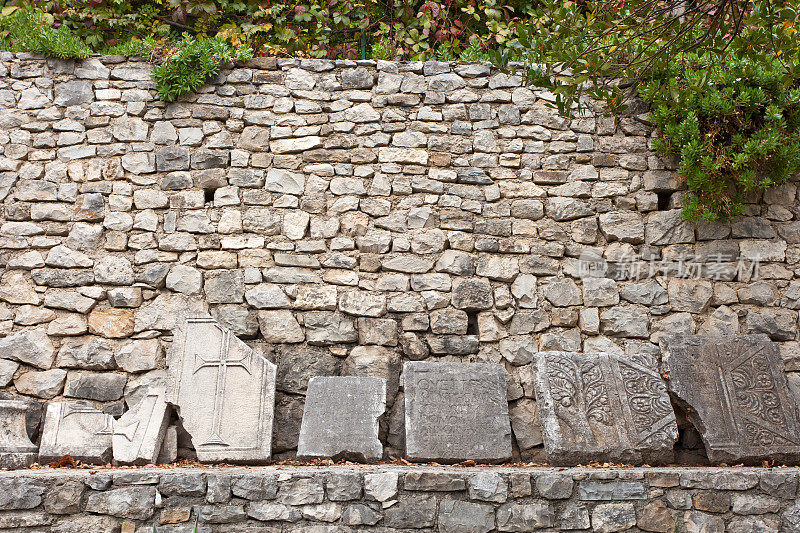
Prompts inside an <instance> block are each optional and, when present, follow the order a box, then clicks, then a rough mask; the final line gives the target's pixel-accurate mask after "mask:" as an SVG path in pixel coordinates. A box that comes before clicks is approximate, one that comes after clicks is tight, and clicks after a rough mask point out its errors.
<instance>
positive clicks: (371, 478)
mask: <svg viewBox="0 0 800 533" xmlns="http://www.w3.org/2000/svg"><path fill="white" fill-rule="evenodd" d="M797 483H798V474H797V470H796V469H794V468H792V469H766V468H758V469H745V468H737V469H720V468H704V469H691V468H683V469H680V468H661V469H641V468H638V469H620V470H614V469H607V468H598V469H577V468H574V469H568V470H553V469H541V468H539V469H521V468H492V469H480V468H446V467H413V468H403V467H391V466H381V467H360V468H358V467H356V468H354V467H327V468H324V469H320V468H302V467H262V468H247V469H246V468H215V469H212V468H207V469H183V468H181V469H169V470H166V469H138V470H107V471H98V472H90V471H86V470H84V471H67V472H65V471H54V470H49V471H48V470H43V471H39V472H15V473H0V509H1V510H2V511H0V529H2V530H3V531H12V530H13V531H16V532H34V531H36V532H42V531H49V532H52V533H85V532H87V531H91V532H93V533H111V532H120V530H121V531H122V533H134V532H136V533H152V532H153V525H155V526H156V528H157V531H158V532H159V533H189V532H190V531H191V530H192V527H193V525H194V521H195V517H198V518H199V520H198V522H199V527H198V531H199V532H200V533H211V532H219V533H223V532H224V533H255V532H256V531H258V532H276V533H277V532H279V531H280V532H299V531H302V532H307V533H311V532H314V533H328V532H330V533H334V532H336V533H340V532H346V531H382V532H390V531H440V532H446V533H486V532H488V531H522V532H529V531H539V530H543V531H594V532H599V533H612V532H615V531H628V532H636V531H653V532H661V533H675V532H676V531H678V532H690V533H693V532H707V533H711V532H722V531H728V532H730V533H750V532H756V531H758V532H765V533H766V532H769V533H779V532H780V533H793V532H796V531H800V500H798V499H797ZM437 528H438V529H437Z"/></svg>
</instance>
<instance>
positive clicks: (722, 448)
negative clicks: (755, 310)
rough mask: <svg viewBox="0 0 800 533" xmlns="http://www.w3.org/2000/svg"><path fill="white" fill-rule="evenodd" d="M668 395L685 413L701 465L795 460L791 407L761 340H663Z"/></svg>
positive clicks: (772, 353)
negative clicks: (697, 439) (701, 452)
mask: <svg viewBox="0 0 800 533" xmlns="http://www.w3.org/2000/svg"><path fill="white" fill-rule="evenodd" d="M662 352H663V358H662V369H663V372H664V374H665V375H667V376H669V377H668V381H667V383H668V386H669V391H670V393H672V394H673V395H674V397H675V398H676V400H677V401H678V402H680V403H682V404H683V405H685V406H688V407H689V409H687V412H688V415H689V420H690V421H691V422H692V424H694V426H695V427H696V428H697V430H698V431H699V432H700V436H701V437H702V439H703V442H704V444H705V447H706V453H707V454H708V458H709V460H711V461H713V462H726V463H731V462H736V463H738V462H747V463H760V462H761V461H764V460H775V461H779V462H792V463H796V462H798V461H800V422H799V421H798V414H797V402H796V400H795V397H794V395H793V394H792V393H791V391H790V390H789V387H788V383H787V381H786V374H784V370H783V362H782V360H781V356H780V353H779V350H778V346H777V345H776V344H775V343H773V342H772V341H770V340H769V337H767V336H766V335H731V336H716V335H683V336H674V337H669V338H667V339H665V340H664V341H663V350H662Z"/></svg>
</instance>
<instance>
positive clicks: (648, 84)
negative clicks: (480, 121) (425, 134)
mask: <svg viewBox="0 0 800 533" xmlns="http://www.w3.org/2000/svg"><path fill="white" fill-rule="evenodd" d="M541 2H542V4H541V6H540V7H538V8H537V9H536V10H535V12H534V13H533V14H532V16H531V19H530V21H529V22H528V24H527V26H526V27H521V28H518V29H517V33H518V35H519V40H518V45H517V48H516V49H515V51H514V53H513V54H512V56H511V57H510V58H508V59H513V60H518V61H522V62H523V63H524V64H525V65H526V67H527V68H526V69H524V74H525V75H526V80H527V81H528V83H530V84H532V85H537V86H540V87H544V88H547V89H549V90H550V91H552V93H553V94H554V99H553V101H554V103H553V105H554V106H555V107H557V108H558V109H559V111H560V112H561V113H562V114H564V115H570V114H574V113H575V112H576V111H578V110H582V109H585V108H586V107H587V106H592V107H593V108H594V109H595V110H597V111H602V104H605V106H606V107H605V111H606V112H610V113H624V112H626V111H627V107H626V102H629V101H630V97H632V96H635V95H636V94H637V93H638V96H640V97H641V98H642V99H644V101H645V102H647V103H648V104H650V112H649V115H648V118H649V121H650V122H651V123H652V124H653V125H654V126H655V127H656V128H657V129H658V130H659V133H660V138H658V139H655V140H654V142H653V145H654V147H655V149H656V150H657V151H658V152H660V153H661V154H665V155H674V156H677V157H678V159H679V166H678V173H679V174H680V176H681V178H682V179H683V181H684V183H685V184H686V187H687V189H688V190H689V194H687V195H685V196H684V197H683V201H684V205H683V207H684V210H683V214H684V217H685V218H687V219H689V220H697V219H705V220H712V221H713V220H726V219H730V218H733V217H735V216H737V215H739V214H741V213H742V212H743V211H744V209H745V206H744V203H745V201H746V200H749V199H753V198H757V197H758V195H759V194H760V193H761V192H762V191H763V190H765V189H767V188H768V187H771V186H773V185H776V184H779V183H783V182H785V181H786V180H787V179H789V178H791V177H793V176H795V175H798V173H800V42H798V36H800V32H799V30H798V28H800V0H755V1H753V2H747V7H746V8H742V6H741V4H740V3H737V2H723V1H720V2H719V3H717V4H716V7H715V8H714V10H708V5H707V4H703V3H694V2H688V3H687V2H683V1H682V0H663V2H662V1H659V2H652V1H651V0H626V1H625V2H624V3H621V4H620V3H618V2H615V1H613V0H587V1H581V2H573V1H571V0H541ZM504 59H505V58H504ZM497 63H498V64H499V65H500V66H504V65H505V64H506V63H505V61H497ZM637 118H640V117H637Z"/></svg>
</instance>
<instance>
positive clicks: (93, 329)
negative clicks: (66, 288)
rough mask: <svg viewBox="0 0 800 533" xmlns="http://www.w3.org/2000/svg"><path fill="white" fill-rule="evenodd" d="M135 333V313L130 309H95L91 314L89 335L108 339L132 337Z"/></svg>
mask: <svg viewBox="0 0 800 533" xmlns="http://www.w3.org/2000/svg"><path fill="white" fill-rule="evenodd" d="M133 332H134V313H133V311H132V310H130V309H105V310H100V309H94V310H93V311H92V312H91V313H90V314H89V333H92V334H94V335H100V336H101V337H105V338H107V339H122V338H125V337H130V336H131V335H133Z"/></svg>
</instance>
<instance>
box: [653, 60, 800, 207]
mask: <svg viewBox="0 0 800 533" xmlns="http://www.w3.org/2000/svg"><path fill="white" fill-rule="evenodd" d="M798 81H800V80H798V79H794V81H793V82H790V83H789V84H788V85H787V79H786V75H785V66H784V64H783V63H782V62H781V61H779V59H778V58H776V57H769V56H762V57H759V58H758V59H757V60H752V59H749V58H742V59H729V60H727V61H720V60H719V58H718V57H717V56H715V55H714V54H711V53H702V54H689V55H687V56H686V57H685V58H684V59H683V60H678V61H673V62H671V63H669V64H668V65H667V66H666V68H664V69H663V70H661V71H657V72H653V73H652V76H651V79H650V80H648V81H646V82H645V83H643V84H642V85H641V86H640V87H639V94H640V95H641V96H642V98H643V99H644V100H645V101H647V102H649V103H650V105H651V112H650V115H649V118H650V120H651V121H652V122H654V123H655V125H656V126H657V127H658V129H659V130H660V131H661V134H662V137H661V138H659V139H656V140H655V141H654V143H653V144H654V147H655V148H656V150H657V151H658V152H660V153H662V154H665V155H679V156H680V166H679V168H678V171H679V173H680V175H681V177H682V178H683V180H684V182H685V183H686V185H687V187H688V189H689V190H690V191H691V192H692V195H691V196H688V197H687V198H685V200H684V216H685V217H686V218H687V219H689V220H697V219H700V218H702V219H705V220H724V219H728V218H732V217H735V216H737V215H740V214H741V213H742V212H743V211H744V200H745V198H746V197H747V196H748V195H751V194H757V193H759V192H761V191H763V190H764V189H767V188H768V187H771V186H773V185H776V184H780V183H784V182H785V181H786V180H788V179H789V178H790V177H792V176H794V175H796V174H798V173H800V84H799V83H798Z"/></svg>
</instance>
